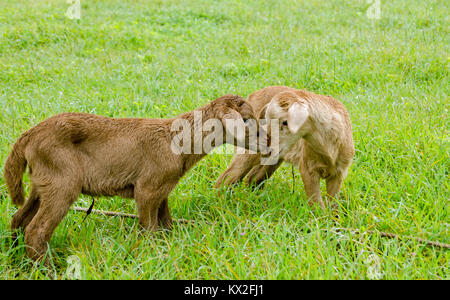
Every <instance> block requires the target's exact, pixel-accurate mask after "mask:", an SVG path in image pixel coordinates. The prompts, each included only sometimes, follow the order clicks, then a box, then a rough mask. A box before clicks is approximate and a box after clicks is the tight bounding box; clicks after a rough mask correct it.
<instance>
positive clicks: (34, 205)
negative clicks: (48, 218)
mask: <svg viewBox="0 0 450 300" xmlns="http://www.w3.org/2000/svg"><path fill="white" fill-rule="evenodd" d="M38 209H39V194H38V193H37V189H36V187H35V186H32V187H31V191H30V195H29V196H28V199H27V201H26V202H25V205H24V206H22V207H21V208H19V209H18V210H17V212H16V213H15V214H14V216H13V217H12V220H11V231H12V240H13V245H16V243H17V230H18V229H20V228H26V227H27V225H28V224H29V223H30V222H31V220H32V219H33V217H34V216H35V215H36V213H37V211H38Z"/></svg>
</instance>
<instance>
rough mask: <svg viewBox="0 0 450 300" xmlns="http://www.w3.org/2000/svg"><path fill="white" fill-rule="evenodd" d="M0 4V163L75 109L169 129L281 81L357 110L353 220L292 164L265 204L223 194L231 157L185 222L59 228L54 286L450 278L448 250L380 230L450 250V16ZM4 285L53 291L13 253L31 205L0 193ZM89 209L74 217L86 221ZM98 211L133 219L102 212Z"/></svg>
mask: <svg viewBox="0 0 450 300" xmlns="http://www.w3.org/2000/svg"><path fill="white" fill-rule="evenodd" d="M81 4H82V8H81V9H82V10H81V19H80V20H79V21H77V20H70V19H68V18H66V17H65V16H64V13H65V12H66V10H67V8H68V6H69V4H67V3H66V1H63V0H60V1H31V2H30V1H24V0H20V1H8V0H0V7H1V10H0V106H1V108H2V113H1V114H0V126H1V127H0V128H1V130H0V161H1V168H2V169H1V171H2V170H3V163H4V161H5V159H6V157H7V155H8V153H9V151H10V148H11V145H12V144H13V143H14V141H15V140H16V139H17V138H18V137H19V135H20V134H21V132H23V131H25V130H27V129H29V128H30V127H32V126H34V125H36V124H37V123H38V122H40V121H42V120H44V119H46V118H48V117H50V116H52V115H54V114H56V113H60V112H66V111H80V112H89V113H95V114H99V115H105V116H114V117H170V116H174V115H177V114H180V113H182V112H185V111H188V110H192V109H194V108H196V107H198V106H200V105H202V104H204V103H207V102H208V101H210V100H212V99H214V98H216V97H219V96H221V95H223V94H227V93H236V94H240V95H242V96H247V95H249V94H250V93H252V92H253V91H256V90H258V89H260V88H263V87H265V86H268V85H278V84H282V85H288V86H292V87H297V88H307V89H309V90H311V91H314V92H317V93H321V94H327V95H332V96H334V97H336V98H338V99H340V100H341V101H342V102H343V103H344V105H345V106H346V107H347V109H348V111H349V112H350V115H351V119H352V124H353V137H354V140H355V147H356V157H355V160H354V163H353V165H352V168H351V170H350V172H349V175H348V177H347V179H346V180H345V183H344V186H343V188H342V191H341V194H340V195H341V196H340V201H339V206H340V207H339V211H340V218H339V219H337V220H336V219H332V218H330V217H329V216H328V215H326V214H322V213H319V212H314V211H313V210H312V209H311V208H310V207H308V205H307V204H306V196H305V192H304V190H303V186H302V184H301V181H300V179H299V174H298V171H296V173H297V176H296V182H295V184H296V192H295V193H294V194H292V193H291V186H292V184H293V181H292V178H291V176H290V166H288V165H284V166H283V167H282V168H281V169H280V170H279V171H277V173H276V174H275V176H274V177H273V178H271V179H270V180H269V181H268V182H267V185H266V187H265V189H264V190H256V191H252V190H251V189H250V188H248V187H246V186H245V185H240V186H237V187H236V188H234V189H232V190H228V191H226V190H219V191H217V190H214V189H213V184H214V181H215V179H216V178H217V177H218V176H219V174H220V173H221V172H222V171H223V170H224V169H225V168H226V166H227V163H228V162H229V160H230V158H231V156H230V155H219V154H212V155H209V156H208V157H206V158H205V159H203V160H202V161H201V162H200V163H199V164H198V165H196V166H195V167H194V169H192V170H191V171H190V172H189V173H188V174H187V175H186V176H185V177H184V178H183V179H182V180H181V182H180V183H179V185H178V186H177V187H176V189H175V191H174V192H173V193H172V194H171V196H170V197H169V205H170V207H171V210H172V215H173V216H174V217H175V218H184V219H192V220H195V221H196V225H186V224H183V225H181V224H180V225H176V226H175V228H174V229H173V230H172V231H171V232H160V233H158V234H156V235H155V236H150V235H145V234H139V230H138V226H137V221H136V220H133V219H119V218H108V217H103V216H99V215H91V216H89V217H88V219H87V220H86V221H85V222H84V223H81V220H82V218H83V217H84V215H83V214H80V213H75V212H70V213H69V214H68V215H67V217H66V218H65V219H64V220H63V222H62V223H61V224H60V226H59V227H58V228H57V230H56V231H55V233H54V235H53V238H52V241H51V245H50V246H51V247H50V249H51V252H50V255H51V256H52V257H53V262H54V265H55V270H54V271H53V273H52V274H53V276H56V277H57V278H66V268H67V263H66V260H67V258H68V257H69V256H71V255H76V256H77V257H78V258H79V259H80V261H81V263H82V264H81V265H82V267H81V277H82V278H86V279H100V278H105V279H113V278H126V279H128V278H131V279H141V278H145V279H235V278H239V279H301V278H305V279H366V278H371V277H370V276H369V274H370V272H371V268H374V266H373V263H371V259H372V258H373V255H376V256H377V257H378V260H379V265H378V269H379V272H380V274H381V275H380V276H379V277H378V278H384V279H449V278H450V276H449V258H450V253H449V251H448V250H444V249H439V248H432V247H426V246H424V245H423V244H420V243H418V242H416V241H414V240H408V239H401V240H398V239H385V238H381V237H380V236H379V235H378V234H374V235H370V234H362V235H354V234H353V235H352V234H350V233H336V232H334V231H333V228H336V227H349V228H357V229H359V230H363V231H364V230H365V229H371V230H375V231H388V232H393V233H397V234H399V235H401V236H416V237H421V238H426V239H431V240H436V241H441V242H446V243H449V242H450V236H449V223H450V222H449V208H448V207H449V206H448V204H449V195H450V191H449V182H450V181H449V167H450V160H449V138H448V134H449V117H448V109H449V99H448V94H449V62H450V56H449V37H450V35H449V17H448V16H449V15H450V14H449V8H448V2H447V1H445V0H442V1H439V0H436V1H432V0H427V1H423V0H422V1H419V0H413V1H411V0H403V1H382V2H381V19H379V20H372V19H368V18H367V17H366V10H367V8H368V6H369V4H367V3H366V1H365V0H364V1H363V0H352V1H343V0H339V1H319V0H308V1H260V0H253V1H238V0H235V1H210V0H202V1H195V2H194V1H175V0H171V1H166V0H164V1H162V0H161V1H148V2H147V1H143V0H136V1H92V0H91V1H87V0H81ZM0 196H1V198H2V201H1V202H0V251H1V252H0V278H1V279H13V278H21V279H27V278H29V279H32V278H39V279H41V278H48V272H47V271H46V269H45V268H44V267H42V266H39V265H34V264H33V263H32V262H31V261H30V260H29V259H28V258H27V257H26V254H25V249H24V244H23V236H21V241H20V244H19V246H18V247H17V248H11V247H10V245H9V242H10V241H9V234H10V233H9V229H8V228H9V222H10V219H11V216H12V215H13V213H14V212H15V211H16V208H15V207H14V206H13V205H12V204H11V202H10V199H9V196H8V195H7V191H6V187H5V183H4V179H3V178H1V179H0ZM90 201H91V200H90V198H89V197H86V196H82V197H80V199H79V200H78V202H77V203H76V204H77V205H79V206H84V207H87V206H89V204H90ZM96 208H97V209H108V210H114V211H122V212H128V213H134V212H135V204H134V201H130V200H124V199H121V198H119V197H115V198H101V199H99V201H97V204H96Z"/></svg>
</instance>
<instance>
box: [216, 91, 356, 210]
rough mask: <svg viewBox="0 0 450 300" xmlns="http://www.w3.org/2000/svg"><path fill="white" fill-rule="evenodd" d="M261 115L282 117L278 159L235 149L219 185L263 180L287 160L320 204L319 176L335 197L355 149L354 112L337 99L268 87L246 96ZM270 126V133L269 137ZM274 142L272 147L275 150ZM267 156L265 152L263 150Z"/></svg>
mask: <svg viewBox="0 0 450 300" xmlns="http://www.w3.org/2000/svg"><path fill="white" fill-rule="evenodd" d="M248 101H249V103H250V104H251V105H252V106H253V109H254V111H255V113H256V115H257V116H259V119H265V120H266V121H268V120H271V119H272V120H279V122H278V126H279V128H278V132H279V143H278V153H276V154H277V155H278V157H279V158H280V159H279V160H278V162H277V163H275V164H272V165H262V164H261V155H262V154H249V153H248V151H247V152H246V153H244V154H236V155H235V156H234V157H233V160H232V161H231V163H230V166H229V167H228V168H227V169H226V170H225V172H223V173H222V174H221V175H220V177H219V178H218V179H217V181H216V187H219V186H220V185H222V184H224V185H231V184H234V183H237V182H239V181H241V180H242V179H243V178H244V177H245V176H247V178H246V181H247V183H249V184H252V185H259V184H262V183H263V182H264V181H265V180H266V179H267V178H269V177H270V176H271V175H272V174H273V173H274V172H275V170H276V169H277V168H278V167H279V166H280V165H281V163H282V162H283V161H287V162H290V163H292V164H293V165H295V166H298V168H299V170H300V174H301V176H302V180H303V184H304V187H305V192H306V195H307V196H308V198H309V199H310V200H312V202H310V204H313V203H317V204H319V205H320V206H321V207H322V208H324V207H325V204H324V202H323V200H322V196H321V192H320V179H321V178H322V179H325V180H326V186H327V196H328V197H327V198H328V200H329V201H330V200H332V199H335V198H336V197H337V194H338V192H339V190H340V187H341V184H342V181H343V180H344V178H345V177H346V175H347V172H348V168H349V167H350V165H351V162H352V159H353V156H354V154H355V149H354V145H353V138H352V128H351V123H350V117H349V115H348V112H347V110H346V109H345V107H344V105H342V104H341V103H340V102H339V101H338V100H336V99H334V98H332V97H329V96H323V95H318V94H315V93H312V92H309V91H306V90H297V89H294V88H290V87H286V86H269V87H266V88H264V89H261V90H259V91H256V92H254V93H253V94H251V95H250V96H249V97H248ZM270 132H271V130H270V127H269V126H268V127H267V133H268V134H269V138H270ZM273 146H274V145H271V147H269V148H270V151H271V152H272V155H273V151H275V150H273V149H274V147H273ZM262 156H263V157H264V156H265V155H262Z"/></svg>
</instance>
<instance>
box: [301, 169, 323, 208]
mask: <svg viewBox="0 0 450 300" xmlns="http://www.w3.org/2000/svg"><path fill="white" fill-rule="evenodd" d="M299 170H300V174H301V175H302V181H303V185H304V187H305V192H306V195H307V196H308V201H309V204H310V205H311V206H313V205H314V204H315V203H317V204H319V205H320V207H321V208H322V209H323V208H325V204H324V203H323V200H322V195H321V193H320V175H319V173H318V172H317V171H316V170H311V169H310V168H309V167H308V166H307V165H306V164H305V162H302V161H301V162H300V164H299Z"/></svg>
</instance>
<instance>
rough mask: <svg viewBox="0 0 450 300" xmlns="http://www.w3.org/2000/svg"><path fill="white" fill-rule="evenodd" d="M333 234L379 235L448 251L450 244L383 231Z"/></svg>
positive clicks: (348, 230)
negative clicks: (412, 241)
mask: <svg viewBox="0 0 450 300" xmlns="http://www.w3.org/2000/svg"><path fill="white" fill-rule="evenodd" d="M333 230H334V231H335V232H340V231H346V232H352V233H354V234H363V233H369V234H372V235H373V234H379V235H380V236H381V237H385V238H390V239H400V240H405V239H408V240H415V241H417V242H419V243H423V244H425V245H427V246H434V247H439V248H445V249H450V244H446V243H441V242H435V241H429V240H425V239H422V238H419V237H415V236H400V235H398V234H395V233H390V232H383V231H374V230H365V231H361V230H358V229H354V228H334V229H333Z"/></svg>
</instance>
